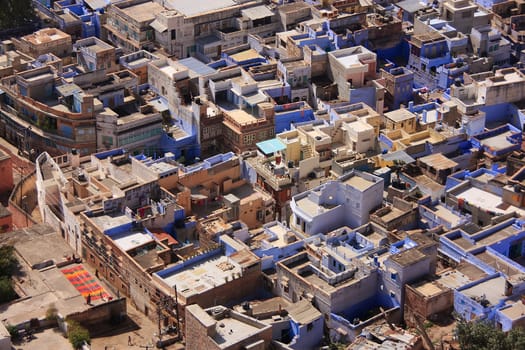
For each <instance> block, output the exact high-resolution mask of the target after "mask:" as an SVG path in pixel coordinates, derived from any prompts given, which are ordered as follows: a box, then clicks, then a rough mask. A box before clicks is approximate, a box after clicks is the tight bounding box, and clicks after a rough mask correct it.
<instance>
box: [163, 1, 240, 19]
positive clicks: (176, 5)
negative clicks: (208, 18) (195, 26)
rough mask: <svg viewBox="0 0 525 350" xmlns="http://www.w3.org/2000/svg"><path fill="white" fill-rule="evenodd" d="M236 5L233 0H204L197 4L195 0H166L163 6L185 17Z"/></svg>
mask: <svg viewBox="0 0 525 350" xmlns="http://www.w3.org/2000/svg"><path fill="white" fill-rule="evenodd" d="M238 5H239V4H238V3H237V2H235V1H233V0H204V1H199V2H198V5H197V4H196V3H195V0H166V1H165V2H164V6H166V7H167V8H169V9H174V10H177V11H178V12H180V13H182V14H183V15H184V16H186V17H192V16H196V15H199V14H203V13H207V12H213V11H218V10H223V9H228V8H230V7H234V6H238Z"/></svg>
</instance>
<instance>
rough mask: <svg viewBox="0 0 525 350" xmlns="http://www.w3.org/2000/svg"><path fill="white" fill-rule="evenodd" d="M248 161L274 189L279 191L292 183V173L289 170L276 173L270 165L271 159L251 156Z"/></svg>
mask: <svg viewBox="0 0 525 350" xmlns="http://www.w3.org/2000/svg"><path fill="white" fill-rule="evenodd" d="M248 161H249V162H250V164H251V165H252V166H253V167H254V169H255V171H257V174H259V175H260V176H261V177H262V178H264V180H265V181H266V182H267V183H268V184H269V185H270V186H272V188H273V189H274V190H276V191H278V190H281V189H282V188H283V187H286V186H289V185H291V184H292V179H291V178H290V174H289V173H287V172H286V173H285V174H284V175H276V174H274V172H273V171H272V168H271V165H270V164H271V163H270V162H269V161H267V160H263V159H260V158H251V159H249V160H248ZM286 171H287V169H286Z"/></svg>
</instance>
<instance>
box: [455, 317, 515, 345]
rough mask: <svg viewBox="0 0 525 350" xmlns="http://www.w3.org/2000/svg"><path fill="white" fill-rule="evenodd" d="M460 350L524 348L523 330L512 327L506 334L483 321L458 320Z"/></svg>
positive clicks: (457, 333)
mask: <svg viewBox="0 0 525 350" xmlns="http://www.w3.org/2000/svg"><path fill="white" fill-rule="evenodd" d="M456 335H457V337H458V341H459V346H460V348H461V350H520V349H525V330H524V329H523V328H520V327H515V328H513V329H512V330H511V331H510V332H509V333H508V334H505V333H504V332H502V331H501V330H499V329H496V328H494V327H493V326H492V325H491V324H490V323H488V322H485V321H480V322H467V321H465V320H462V319H461V320H459V321H458V323H457V325H456Z"/></svg>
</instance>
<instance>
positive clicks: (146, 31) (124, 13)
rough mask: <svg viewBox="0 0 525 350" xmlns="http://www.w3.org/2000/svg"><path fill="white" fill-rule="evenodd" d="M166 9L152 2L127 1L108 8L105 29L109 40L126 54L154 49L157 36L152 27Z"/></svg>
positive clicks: (140, 0)
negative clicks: (157, 17) (152, 23)
mask: <svg viewBox="0 0 525 350" xmlns="http://www.w3.org/2000/svg"><path fill="white" fill-rule="evenodd" d="M163 10H164V7H162V6H161V5H159V4H158V3H156V2H153V1H150V0H126V1H121V2H118V3H114V4H112V5H111V6H109V7H108V12H107V22H106V24H104V26H103V28H104V29H105V31H106V34H107V40H108V41H109V42H111V43H113V44H114V45H116V46H119V47H121V48H122V50H124V52H125V53H130V52H134V51H138V50H142V49H153V47H154V39H155V34H154V30H153V28H151V27H150V24H151V22H153V20H155V17H156V16H157V15H158V14H159V13H160V12H161V11H163Z"/></svg>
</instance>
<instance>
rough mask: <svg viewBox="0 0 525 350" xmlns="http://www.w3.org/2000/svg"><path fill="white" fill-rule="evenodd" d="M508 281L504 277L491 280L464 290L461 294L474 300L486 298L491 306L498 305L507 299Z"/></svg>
mask: <svg viewBox="0 0 525 350" xmlns="http://www.w3.org/2000/svg"><path fill="white" fill-rule="evenodd" d="M505 283H506V280H505V278H504V277H496V278H491V279H489V280H486V281H483V282H481V283H478V284H476V285H473V286H472V287H470V288H467V289H463V290H462V291H461V293H463V294H464V295H466V296H467V297H470V298H472V299H477V298H485V299H486V300H488V301H489V302H490V304H491V305H493V306H494V305H497V304H498V303H499V302H500V300H501V299H504V298H505V295H504V294H503V293H504V291H505Z"/></svg>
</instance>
